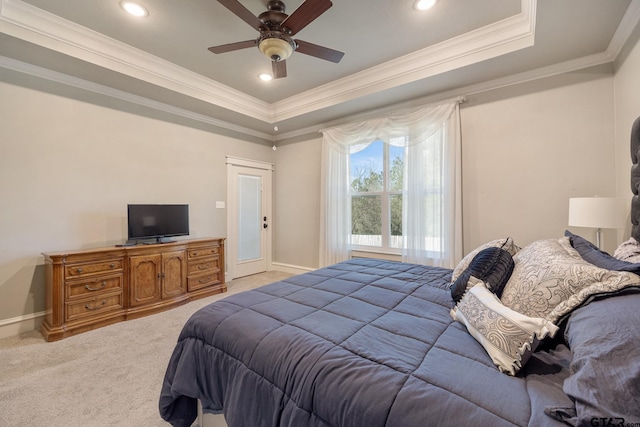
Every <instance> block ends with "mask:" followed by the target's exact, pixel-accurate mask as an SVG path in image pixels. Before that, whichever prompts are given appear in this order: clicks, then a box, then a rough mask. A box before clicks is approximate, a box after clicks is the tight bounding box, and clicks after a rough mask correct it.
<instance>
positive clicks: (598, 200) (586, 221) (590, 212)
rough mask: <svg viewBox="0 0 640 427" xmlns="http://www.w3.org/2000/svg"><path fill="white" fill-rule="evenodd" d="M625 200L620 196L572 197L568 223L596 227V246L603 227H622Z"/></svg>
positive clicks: (624, 214)
mask: <svg viewBox="0 0 640 427" xmlns="http://www.w3.org/2000/svg"><path fill="white" fill-rule="evenodd" d="M626 213H627V201H626V200H625V199H623V198H620V197H573V198H570V199H569V225H570V226H572V227H589V228H595V229H596V246H598V249H602V248H601V246H600V243H601V239H602V231H601V229H603V228H623V227H624V226H625V220H626Z"/></svg>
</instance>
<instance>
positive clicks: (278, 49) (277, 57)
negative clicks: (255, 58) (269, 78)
mask: <svg viewBox="0 0 640 427" xmlns="http://www.w3.org/2000/svg"><path fill="white" fill-rule="evenodd" d="M258 49H260V52H262V54H263V55H264V56H266V57H267V58H269V59H270V60H272V61H284V60H285V59H287V58H288V57H290V56H291V54H292V53H293V50H294V45H293V42H292V41H290V40H286V39H285V38H284V37H282V36H281V35H276V36H269V35H266V36H264V37H261V38H260V40H258Z"/></svg>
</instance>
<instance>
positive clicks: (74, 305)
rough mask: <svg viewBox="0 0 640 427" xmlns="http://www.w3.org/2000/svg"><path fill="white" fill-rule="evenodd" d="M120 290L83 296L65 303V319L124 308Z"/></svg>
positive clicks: (74, 318) (91, 315) (90, 315)
mask: <svg viewBox="0 0 640 427" xmlns="http://www.w3.org/2000/svg"><path fill="white" fill-rule="evenodd" d="M122 295H123V293H122V292H119V293H114V294H107V295H100V296H95V297H93V298H85V299H83V300H81V301H80V300H79V301H74V302H68V303H66V304H65V305H66V310H65V318H66V320H67V321H71V320H77V319H81V318H84V317H93V316H96V315H99V314H101V313H104V312H108V311H112V310H122V309H124V305H123V299H122Z"/></svg>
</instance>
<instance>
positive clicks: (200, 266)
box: [198, 264, 211, 270]
mask: <svg viewBox="0 0 640 427" xmlns="http://www.w3.org/2000/svg"><path fill="white" fill-rule="evenodd" d="M210 267H211V264H205V265H199V266H198V270H206V269H208V268H210Z"/></svg>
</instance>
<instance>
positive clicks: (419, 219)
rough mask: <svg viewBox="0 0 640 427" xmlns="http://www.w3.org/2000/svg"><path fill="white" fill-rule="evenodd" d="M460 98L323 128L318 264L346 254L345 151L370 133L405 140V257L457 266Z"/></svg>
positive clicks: (356, 146) (356, 148) (373, 137)
mask: <svg viewBox="0 0 640 427" xmlns="http://www.w3.org/2000/svg"><path fill="white" fill-rule="evenodd" d="M458 104H459V101H457V100H456V101H452V102H449V103H444V104H440V105H430V106H426V107H421V108H417V109H413V110H410V111H404V112H401V113H398V114H393V115H389V116H385V117H380V118H376V119H371V120H366V121H363V122H358V123H351V124H347V125H343V126H338V127H334V128H329V129H324V130H322V133H323V145H322V183H321V214H320V266H326V265H330V264H334V263H336V262H340V261H344V260H346V259H349V257H350V245H349V240H350V235H351V198H350V194H349V191H350V183H349V156H350V154H351V153H353V152H356V151H359V150H361V149H363V148H364V147H366V146H367V145H368V144H370V143H372V142H374V141H376V140H382V141H385V142H386V143H391V141H392V140H393V143H394V145H397V143H398V141H403V143H404V144H405V171H404V188H403V235H404V237H405V238H404V245H403V249H402V258H403V261H405V262H413V263H419V264H426V265H435V266H441V267H449V268H453V267H454V266H455V264H456V263H457V261H458V260H459V259H460V258H461V254H462V248H461V247H462V238H461V229H462V226H461V218H462V215H461V210H460V209H461V202H460V200H461V197H460V175H461V173H460V131H459V127H460V119H459V108H458Z"/></svg>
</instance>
